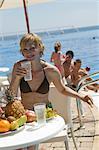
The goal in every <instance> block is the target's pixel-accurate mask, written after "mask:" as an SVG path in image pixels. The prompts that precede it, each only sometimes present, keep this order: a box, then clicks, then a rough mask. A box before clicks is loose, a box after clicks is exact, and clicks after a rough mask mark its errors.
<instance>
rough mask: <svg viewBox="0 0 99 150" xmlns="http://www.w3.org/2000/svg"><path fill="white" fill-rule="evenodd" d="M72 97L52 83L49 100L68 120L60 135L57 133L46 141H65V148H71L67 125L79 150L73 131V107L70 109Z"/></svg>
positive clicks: (67, 149)
mask: <svg viewBox="0 0 99 150" xmlns="http://www.w3.org/2000/svg"><path fill="white" fill-rule="evenodd" d="M71 99H73V98H71V97H69V96H64V95H63V94H61V93H60V92H58V90H57V89H56V87H55V86H54V85H53V84H51V86H50V91H49V101H50V102H51V103H52V107H53V109H55V110H56V111H57V112H58V114H59V115H61V116H62V117H63V118H64V120H65V122H66V128H65V129H64V130H63V131H61V132H60V133H59V134H58V135H56V136H55V137H53V138H51V139H50V140H48V141H46V142H44V143H52V142H60V141H64V144H65V149H66V150H69V144H68V135H67V127H68V128H69V129H70V131H71V136H72V139H73V142H74V145H75V148H76V150H77V145H76V141H75V138H74V133H73V124H72V117H71V109H70V104H71Z"/></svg>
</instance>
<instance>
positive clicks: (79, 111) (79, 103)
mask: <svg viewBox="0 0 99 150" xmlns="http://www.w3.org/2000/svg"><path fill="white" fill-rule="evenodd" d="M98 75H99V72H95V73H92V74H90V75H86V76H84V77H83V78H82V79H81V80H80V81H79V83H78V86H77V88H76V91H77V92H79V91H81V90H82V89H83V88H85V87H87V86H89V85H92V84H94V83H97V82H99V77H98V79H95V80H94V79H92V77H95V76H98ZM88 78H91V79H92V80H91V81H87V82H85V81H86V79H88ZM76 103H77V111H78V117H79V123H80V127H82V126H83V122H82V115H83V110H82V104H81V101H80V100H79V99H77V100H76Z"/></svg>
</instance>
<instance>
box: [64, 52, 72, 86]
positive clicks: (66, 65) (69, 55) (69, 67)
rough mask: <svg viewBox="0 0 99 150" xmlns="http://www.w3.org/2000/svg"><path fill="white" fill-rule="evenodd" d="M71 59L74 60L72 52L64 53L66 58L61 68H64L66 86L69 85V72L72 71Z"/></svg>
mask: <svg viewBox="0 0 99 150" xmlns="http://www.w3.org/2000/svg"><path fill="white" fill-rule="evenodd" d="M73 58H74V53H73V51H72V50H68V51H67V52H66V56H65V61H64V63H63V68H64V76H65V79H66V82H67V84H68V85H69V84H70V78H69V77H70V76H69V75H70V72H71V70H72V67H73Z"/></svg>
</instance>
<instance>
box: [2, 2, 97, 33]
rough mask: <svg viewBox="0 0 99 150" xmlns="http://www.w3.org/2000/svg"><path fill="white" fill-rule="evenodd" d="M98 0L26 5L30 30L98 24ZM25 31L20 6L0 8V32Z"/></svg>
mask: <svg viewBox="0 0 99 150" xmlns="http://www.w3.org/2000/svg"><path fill="white" fill-rule="evenodd" d="M98 14H99V0H53V1H52V2H49V3H42V4H35V5H32V6H31V7H28V15H29V21H30V29H31V31H35V30H36V31H37V30H44V29H49V28H61V27H72V26H73V27H82V26H91V25H99V15H98ZM24 31H26V24H25V18H24V11H23V9H22V8H17V9H9V10H0V34H13V33H15V32H24Z"/></svg>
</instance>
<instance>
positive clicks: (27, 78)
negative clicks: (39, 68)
mask: <svg viewBox="0 0 99 150" xmlns="http://www.w3.org/2000/svg"><path fill="white" fill-rule="evenodd" d="M21 66H22V67H23V68H25V69H26V71H27V74H26V76H25V77H24V79H25V81H30V80H32V72H31V62H30V61H23V62H21Z"/></svg>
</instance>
